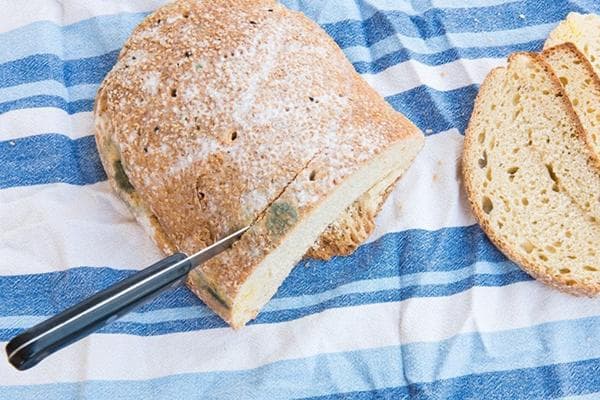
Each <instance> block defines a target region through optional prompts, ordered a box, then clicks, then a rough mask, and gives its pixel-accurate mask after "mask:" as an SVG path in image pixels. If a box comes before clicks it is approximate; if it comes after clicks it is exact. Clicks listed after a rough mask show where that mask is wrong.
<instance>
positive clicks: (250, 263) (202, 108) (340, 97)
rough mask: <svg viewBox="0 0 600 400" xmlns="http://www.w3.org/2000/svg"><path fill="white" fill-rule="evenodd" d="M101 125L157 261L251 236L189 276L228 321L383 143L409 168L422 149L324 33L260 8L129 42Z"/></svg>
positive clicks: (170, 26) (197, 15)
mask: <svg viewBox="0 0 600 400" xmlns="http://www.w3.org/2000/svg"><path fill="white" fill-rule="evenodd" d="M95 116H96V138H97V141H98V143H99V148H100V150H101V151H102V152H105V151H104V150H103V149H107V148H109V147H110V146H111V145H114V146H115V147H116V150H115V151H116V153H115V154H117V156H115V157H116V158H118V160H119V162H120V163H121V165H122V168H121V169H122V175H124V176H126V177H127V178H128V180H129V185H130V186H132V187H133V188H134V191H135V196H138V197H139V199H143V202H141V201H140V203H143V204H142V205H143V207H145V208H144V209H143V210H144V211H143V213H140V212H138V213H137V214H136V216H137V217H138V219H140V217H139V215H140V214H144V215H146V216H148V215H154V216H155V217H156V221H155V222H156V223H155V224H147V225H148V226H146V228H147V229H148V230H149V231H153V232H154V238H155V240H157V241H158V242H159V245H161V247H162V248H163V250H164V249H167V250H171V248H172V247H175V248H176V249H178V250H180V251H184V252H187V253H191V252H193V251H195V250H197V249H199V248H201V247H204V246H206V245H207V244H209V243H211V242H213V241H214V240H215V239H216V238H218V237H222V236H224V235H226V234H227V233H230V232H231V231H233V230H236V229H238V228H240V227H241V226H245V225H248V224H251V225H252V227H251V228H250V229H249V230H248V232H247V233H246V234H244V236H243V237H242V238H241V239H240V240H239V241H238V242H237V243H236V244H235V245H234V246H233V247H232V249H230V250H229V251H226V252H224V253H222V254H221V255H219V256H217V257H215V258H213V259H212V260H210V261H209V262H207V263H205V264H203V265H202V266H200V267H199V268H197V269H196V270H195V271H194V272H193V273H192V274H190V277H189V279H188V284H189V286H190V287H192V289H193V290H194V292H195V293H196V294H198V295H199V296H200V297H201V298H202V299H203V300H204V301H205V302H206V303H207V304H209V306H211V308H213V309H215V311H217V312H218V313H219V315H221V316H222V317H223V318H224V319H225V320H227V321H230V322H231V306H232V304H234V303H236V302H237V301H238V300H237V297H236V296H237V294H238V292H239V290H240V287H241V285H243V284H244V282H245V281H246V280H247V279H248V277H249V276H250V275H251V274H253V273H254V271H255V270H256V268H257V266H258V265H260V263H261V260H263V259H264V258H265V257H266V255H268V254H269V253H270V252H271V251H272V250H273V249H275V248H276V247H278V246H279V244H280V243H282V241H283V240H285V238H286V235H287V234H288V232H289V231H290V230H292V229H293V227H295V225H296V224H297V222H298V221H301V220H302V219H303V218H304V216H305V215H308V214H309V213H311V212H312V210H314V209H316V208H317V207H319V205H320V204H321V202H323V200H324V199H326V198H327V196H328V195H329V194H330V193H332V192H333V191H334V189H335V188H337V187H339V186H340V185H342V184H343V183H344V182H345V181H346V180H347V179H348V178H349V177H350V176H351V175H352V174H353V173H354V172H356V171H357V170H359V169H360V168H362V167H363V166H364V165H366V164H367V163H368V162H370V161H372V160H373V159H375V158H376V157H377V156H379V155H381V154H382V153H383V152H384V151H385V150H386V149H387V148H389V147H390V146H392V145H394V144H397V143H404V142H410V143H411V146H412V147H409V149H410V150H407V154H406V159H408V158H411V159H412V157H414V155H416V152H415V148H416V146H415V144H416V143H422V134H421V133H420V132H419V131H418V129H417V128H416V127H414V125H412V124H411V123H410V122H409V121H408V120H406V119H405V118H404V117H403V116H402V115H400V114H399V113H397V112H395V111H394V110H393V109H392V108H391V107H390V106H389V105H388V104H387V103H386V102H385V101H384V100H383V99H382V98H381V97H380V96H379V95H377V94H376V93H375V91H374V90H373V89H371V88H370V87H369V86H368V85H367V84H366V83H365V82H364V81H363V80H362V79H361V78H360V76H359V75H358V74H356V72H355V71H354V69H353V67H352V65H351V64H350V63H349V62H348V60H346V58H345V56H344V55H343V53H342V51H341V50H340V49H339V47H337V45H336V44H335V43H334V42H333V40H331V38H329V37H328V36H327V34H326V33H325V32H324V31H322V29H321V28H319V27H318V25H316V24H314V23H313V22H311V21H310V20H308V19H307V18H306V17H304V16H303V15H301V14H299V13H296V12H293V11H289V10H288V9H286V8H285V7H283V6H281V5H280V4H278V3H275V2H274V1H267V0H265V1H250V0H222V1H219V2H198V1H192V0H180V1H177V2H174V3H170V4H167V5H165V6H163V7H161V8H160V9H158V10H157V11H156V12H155V13H153V14H152V15H150V16H149V17H148V18H146V19H145V20H144V21H143V22H142V23H141V24H140V25H139V26H138V27H137V28H136V29H135V31H134V33H133V34H132V36H131V37H130V39H129V40H128V41H127V43H126V44H125V46H124V48H123V50H122V51H121V53H120V55H119V60H118V62H117V64H116V65H115V67H114V68H113V70H112V71H111V72H110V74H109V75H108V76H107V78H106V79H105V81H104V82H103V84H102V85H101V88H100V90H99V94H98V97H97V104H96V108H95ZM106 154H109V152H108V151H107V152H105V155H106ZM398 157H402V155H399V156H398ZM108 158H109V157H108V156H104V157H103V163H105V167H106V168H107V171H108V172H109V179H111V183H112V184H113V185H114V186H115V187H116V188H117V191H120V196H121V197H122V198H124V199H125V201H126V202H129V203H131V204H134V205H135V203H136V201H135V196H134V195H131V193H128V192H127V190H125V189H123V187H126V186H127V184H125V185H124V186H123V185H121V186H123V187H121V188H119V184H118V183H117V182H116V181H117V180H118V179H117V176H118V175H119V174H118V171H110V169H111V166H110V165H107V163H108V164H110V161H109V160H108ZM132 208H134V209H135V208H136V207H132ZM137 210H138V211H139V209H137ZM161 234H163V236H165V237H166V240H161V239H160V238H158V239H157V237H159V236H160V235H161ZM170 244H172V246H171V245H170ZM205 287H206V288H210V291H209V290H205V289H204V288H205ZM215 298H218V299H219V300H218V301H217V300H215ZM217 303H219V304H221V306H219V305H218V304H217ZM256 311H258V310H256Z"/></svg>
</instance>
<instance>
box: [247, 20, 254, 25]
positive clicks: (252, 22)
mask: <svg viewBox="0 0 600 400" xmlns="http://www.w3.org/2000/svg"><path fill="white" fill-rule="evenodd" d="M248 22H250V23H251V24H252V25H256V21H252V20H250V21H248Z"/></svg>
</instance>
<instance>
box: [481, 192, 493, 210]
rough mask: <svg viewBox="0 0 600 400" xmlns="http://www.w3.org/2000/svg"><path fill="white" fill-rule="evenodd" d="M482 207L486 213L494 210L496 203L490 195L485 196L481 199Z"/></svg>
mask: <svg viewBox="0 0 600 400" xmlns="http://www.w3.org/2000/svg"><path fill="white" fill-rule="evenodd" d="M481 208H482V209H483V212H484V213H486V214H489V213H491V212H492V210H493V209H494V204H493V203H492V199H490V198H489V197H488V196H484V197H483V200H482V201H481Z"/></svg>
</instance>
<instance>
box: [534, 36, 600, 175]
mask: <svg viewBox="0 0 600 400" xmlns="http://www.w3.org/2000/svg"><path fill="white" fill-rule="evenodd" d="M542 56H543V57H544V59H545V60H546V62H547V63H548V64H550V66H551V67H552V70H553V71H554V73H555V74H556V76H558V79H559V80H560V82H561V84H562V85H563V88H564V89H565V92H566V93H567V97H568V98H569V100H570V101H571V104H572V105H573V109H574V110H575V112H576V113H577V116H578V117H579V120H580V121H581V124H582V125H583V140H584V141H585V143H587V145H588V147H589V149H590V157H591V158H592V160H593V161H592V162H593V163H594V164H595V165H596V168H598V170H600V79H599V78H598V75H596V73H595V72H594V70H593V68H592V65H591V64H590V63H589V61H588V60H587V59H586V58H585V57H584V55H583V54H581V52H580V51H579V50H577V48H576V47H575V45H574V44H573V43H563V44H560V45H557V46H554V47H550V48H548V49H546V50H544V52H543V53H542Z"/></svg>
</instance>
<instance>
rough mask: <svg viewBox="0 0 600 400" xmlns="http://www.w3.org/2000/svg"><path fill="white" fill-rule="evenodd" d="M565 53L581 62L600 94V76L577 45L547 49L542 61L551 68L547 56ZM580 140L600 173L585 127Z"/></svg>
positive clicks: (598, 155) (597, 159)
mask: <svg viewBox="0 0 600 400" xmlns="http://www.w3.org/2000/svg"><path fill="white" fill-rule="evenodd" d="M563 51H564V52H568V53H571V54H572V55H573V56H574V57H575V58H577V59H578V60H579V62H581V65H582V66H583V68H584V69H585V71H586V72H587V74H588V76H589V78H590V79H591V80H592V81H591V83H590V86H593V87H595V89H596V92H597V93H600V78H599V77H598V74H596V72H595V71H594V67H593V66H592V64H591V63H590V61H589V60H588V59H587V57H586V56H585V55H583V53H582V52H580V51H579V49H578V48H577V46H575V44H573V43H570V42H566V43H562V44H559V45H557V46H554V47H550V48H547V49H545V50H544V51H543V52H542V53H541V55H542V60H543V61H544V62H545V63H546V64H547V65H548V66H549V64H548V63H547V61H546V60H545V59H543V58H544V57H546V56H550V55H552V54H554V53H557V52H558V53H560V52H563ZM549 67H550V66H549ZM550 70H552V67H550ZM553 75H555V74H554V73H553ZM555 77H556V76H555ZM557 80H558V78H557ZM558 83H559V84H560V85H561V86H562V84H561V83H560V80H558ZM565 97H566V96H565ZM567 102H568V103H569V108H570V109H571V110H573V112H574V113H575V109H574V107H573V104H571V102H570V101H568V100H567ZM578 119H579V118H578ZM580 138H581V140H582V141H583V143H585V145H586V147H587V150H588V152H589V159H590V164H591V165H593V166H594V168H596V169H598V170H599V171H600V154H597V153H596V151H595V150H594V144H593V143H592V138H591V135H589V132H586V130H585V129H584V128H583V127H582V128H581V131H580Z"/></svg>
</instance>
